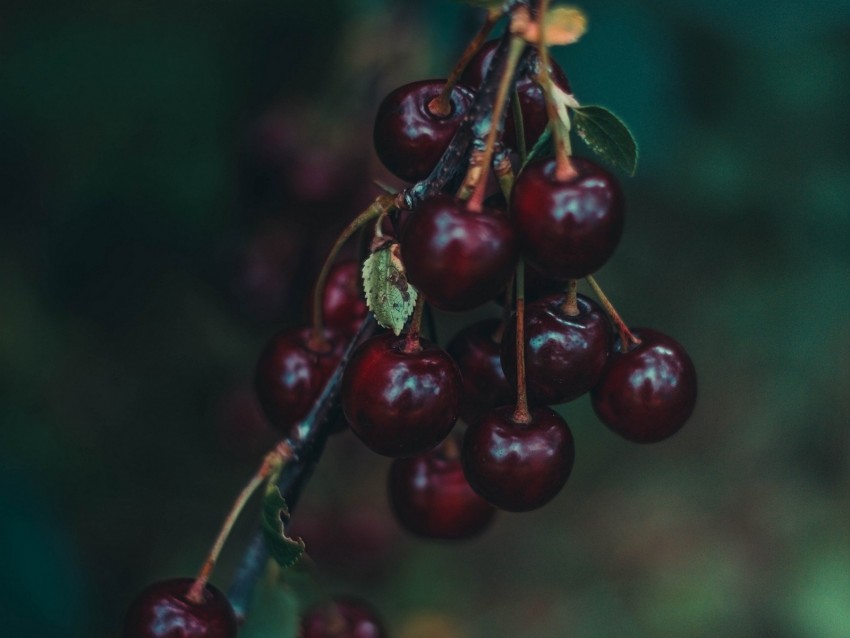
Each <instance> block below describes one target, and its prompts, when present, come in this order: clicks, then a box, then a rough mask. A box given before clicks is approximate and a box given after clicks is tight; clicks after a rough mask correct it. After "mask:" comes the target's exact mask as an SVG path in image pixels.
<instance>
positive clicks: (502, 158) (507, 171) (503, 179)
mask: <svg viewBox="0 0 850 638" xmlns="http://www.w3.org/2000/svg"><path fill="white" fill-rule="evenodd" d="M496 146H497V149H498V150H497V152H496V153H495V155H494V156H493V172H494V173H496V178H497V179H498V181H499V190H501V191H502V195H503V196H504V197H505V202H509V201H510V200H511V190H513V187H514V179H515V176H514V167H513V165H512V164H511V156H510V154H509V153H508V151H507V149H506V148H505V147H504V146H502V144H501V143H498V142H497V144H496Z"/></svg>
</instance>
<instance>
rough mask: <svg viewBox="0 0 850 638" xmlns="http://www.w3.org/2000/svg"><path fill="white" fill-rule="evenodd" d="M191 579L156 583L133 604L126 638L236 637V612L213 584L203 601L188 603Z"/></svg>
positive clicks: (128, 619)
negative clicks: (187, 595)
mask: <svg viewBox="0 0 850 638" xmlns="http://www.w3.org/2000/svg"><path fill="white" fill-rule="evenodd" d="M193 582H194V581H193V579H191V578H174V579H172V580H163V581H160V582H158V583H154V584H152V585H150V586H149V587H147V588H146V589H145V590H143V591H142V592H141V593H140V594H139V595H138V596H137V597H136V599H135V600H134V601H133V602H132V603H131V605H130V608H129V609H128V610H127V615H126V616H125V618H124V633H123V634H122V637H123V638H235V637H236V632H237V628H238V625H237V622H236V615H235V614H234V613H233V608H232V607H231V606H230V602H229V601H228V600H227V597H226V596H225V595H224V594H223V593H221V592H220V591H219V590H218V589H216V588H215V587H213V586H212V585H207V586H206V588H205V589H204V600H203V602H202V603H201V604H196V603H192V602H189V601H188V600H187V599H186V594H187V593H188V592H189V588H190V587H191V586H192V583H193Z"/></svg>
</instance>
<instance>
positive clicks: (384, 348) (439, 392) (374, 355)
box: [342, 334, 463, 457]
mask: <svg viewBox="0 0 850 638" xmlns="http://www.w3.org/2000/svg"><path fill="white" fill-rule="evenodd" d="M405 343H406V337H403V336H402V337H396V336H395V335H393V334H382V335H378V336H377V337H372V338H371V339H369V340H368V341H365V342H363V343H362V344H360V346H358V348H357V350H356V351H355V353H354V355H353V356H352V358H351V361H350V362H349V364H348V366H346V368H345V374H343V377H342V408H343V411H344V412H345V417H346V418H347V419H348V423H349V425H350V426H351V429H352V431H353V432H354V433H355V434H356V435H357V436H358V437H359V438H360V440H361V441H363V443H365V444H366V446H367V447H369V448H370V449H371V450H372V451H374V452H377V453H378V454H383V455H384V456H394V457H398V456H414V455H417V454H423V453H425V452H427V451H428V450H430V449H432V448H434V447H435V446H436V445H437V444H439V443H440V442H441V441H442V440H443V439H445V438H446V436H448V434H449V432H450V431H451V429H452V426H453V425H454V424H455V421H457V417H458V412H459V410H460V402H461V398H462V397H463V383H462V381H461V376H460V371H459V370H458V368H457V366H456V365H455V362H454V361H452V358H451V357H450V356H449V355H448V354H447V353H446V351H445V350H443V349H441V348H440V347H438V346H437V345H436V344H434V343H431V342H430V341H428V340H427V339H420V346H421V347H420V350H418V351H417V352H405Z"/></svg>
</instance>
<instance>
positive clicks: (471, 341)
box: [446, 319, 516, 423]
mask: <svg viewBox="0 0 850 638" xmlns="http://www.w3.org/2000/svg"><path fill="white" fill-rule="evenodd" d="M500 324H501V322H500V321H499V320H498V319H485V320H484V321H479V322H477V323H473V324H472V325H470V326H467V327H466V328H464V329H463V330H461V331H460V332H459V333H458V334H457V335H455V337H454V338H453V339H452V340H451V341H450V342H449V344H448V345H447V346H446V351H447V352H448V353H449V354H450V355H451V357H452V359H454V360H455V363H457V366H458V368H460V373H461V376H462V377H463V401H462V402H461V404H460V418H461V419H463V420H464V421H466V423H477V422H478V421H480V420H481V419H482V418H483V417H484V416H485V415H486V414H487V413H488V412H490V411H491V410H492V409H493V408H496V407H498V406H500V405H506V404H508V403H513V402H514V401H515V400H516V389H515V388H516V386H515V384H512V383H510V382H509V381H508V380H507V378H506V377H505V373H504V371H503V370H502V360H501V349H502V343H501V341H496V339H495V335H496V334H497V332H498V330H499V327H500Z"/></svg>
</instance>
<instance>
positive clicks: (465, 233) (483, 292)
mask: <svg viewBox="0 0 850 638" xmlns="http://www.w3.org/2000/svg"><path fill="white" fill-rule="evenodd" d="M401 258H402V261H403V262H404V265H405V268H406V269H407V277H408V279H409V280H410V283H411V284H412V285H413V286H414V287H415V288H416V289H417V290H419V291H420V292H421V293H422V294H424V295H425V297H426V299H428V301H429V302H431V303H432V304H433V305H434V306H436V307H437V308H440V309H442V310H454V311H461V310H470V309H472V308H475V307H477V306H480V305H482V304H484V303H486V302H487V301H489V300H490V299H492V298H493V297H494V296H495V295H496V294H497V293H498V292H499V291H500V290H503V289H504V287H505V285H506V284H507V283H508V281H509V280H510V278H511V275H512V274H513V272H514V268H515V267H516V263H517V258H518V245H517V241H516V232H515V231H514V227H513V224H512V223H511V222H510V220H509V219H508V218H507V217H506V215H505V214H504V212H503V211H500V210H498V209H491V208H486V207H485V208H483V209H482V210H481V212H471V211H469V210H467V208H466V205H465V203H464V202H462V201H461V200H459V199H456V198H454V197H450V196H449V195H437V196H435V197H432V198H430V199H428V200H426V201H424V202H423V203H422V205H421V206H420V207H419V208H418V209H417V210H416V211H415V212H414V213H413V215H412V216H411V217H410V220H409V221H408V222H407V225H406V226H405V229H404V235H403V236H402V239H401Z"/></svg>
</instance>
